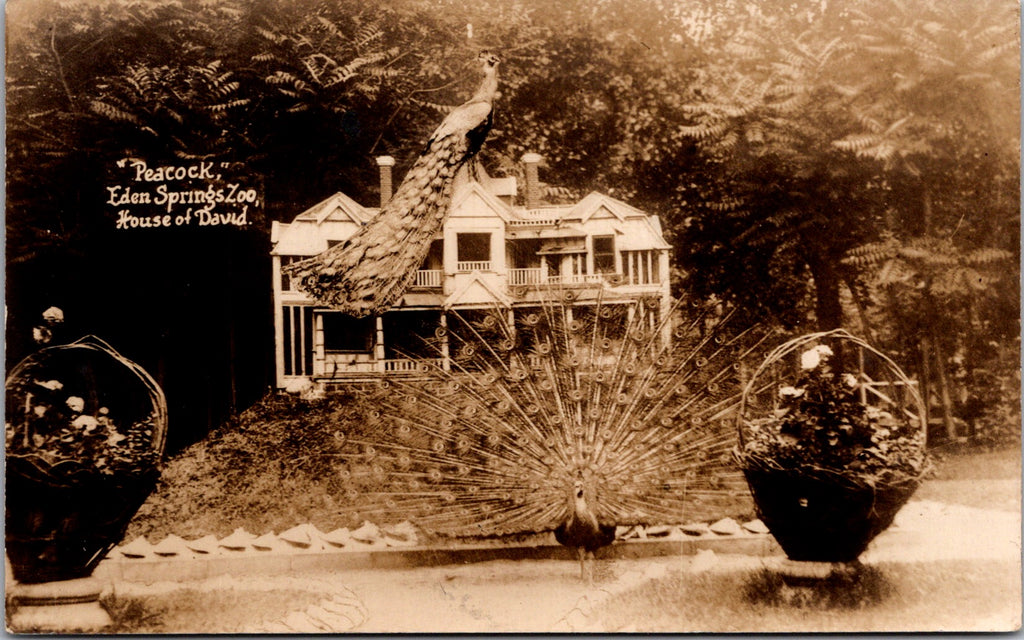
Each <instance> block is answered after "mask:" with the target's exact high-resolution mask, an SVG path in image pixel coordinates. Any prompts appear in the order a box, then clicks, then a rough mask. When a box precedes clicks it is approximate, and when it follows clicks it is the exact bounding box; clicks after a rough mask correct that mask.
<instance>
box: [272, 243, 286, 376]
mask: <svg viewBox="0 0 1024 640" xmlns="http://www.w3.org/2000/svg"><path fill="white" fill-rule="evenodd" d="M275 224H276V223H275ZM271 261H272V265H273V266H272V269H273V271H272V273H273V275H274V278H273V298H274V382H275V386H277V387H283V386H284V307H283V306H282V304H281V256H279V255H274V256H273V257H272V258H271Z"/></svg>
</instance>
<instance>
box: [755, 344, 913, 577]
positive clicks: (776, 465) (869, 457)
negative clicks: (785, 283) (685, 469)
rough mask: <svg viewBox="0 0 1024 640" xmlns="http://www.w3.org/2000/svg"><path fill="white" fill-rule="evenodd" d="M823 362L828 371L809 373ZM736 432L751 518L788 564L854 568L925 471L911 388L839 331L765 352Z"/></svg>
mask: <svg viewBox="0 0 1024 640" xmlns="http://www.w3.org/2000/svg"><path fill="white" fill-rule="evenodd" d="M829 353H831V355H826V356H824V357H825V360H823V362H827V363H828V364H827V365H820V364H817V363H816V359H818V358H819V355H820V354H829ZM808 365H813V366H810V367H808ZM819 366H820V367H822V368H821V369H816V368H817V367H819ZM796 381H803V384H804V386H800V384H799V383H798V382H796ZM844 385H845V386H844ZM821 389H824V390H825V391H828V392H829V393H832V392H833V391H834V392H835V394H837V395H829V393H825V392H821V393H819V390H821ZM836 390H838V391H836ZM805 393H806V394H807V395H806V396H805V395H804V394H805ZM820 398H826V399H828V402H825V401H824V400H820V401H819V399H820ZM836 398H841V399H843V401H842V402H839V401H837V400H836ZM867 416H871V418H870V419H869V418H868V417H867ZM878 416H882V418H878ZM737 428H738V431H739V441H740V446H739V447H738V448H737V451H736V454H737V459H738V461H739V463H740V466H741V467H742V469H743V473H744V475H745V476H746V479H747V483H748V485H749V487H750V491H751V494H752V495H753V498H754V502H755V504H756V506H757V509H758V513H759V515H760V517H761V519H762V521H764V523H765V525H766V526H767V527H768V528H769V530H771V532H772V535H773V536H774V537H775V539H776V540H777V541H778V543H779V545H780V546H781V547H782V549H783V550H784V551H785V552H786V555H787V556H788V557H789V558H790V559H791V560H799V561H817V562H851V561H853V560H856V559H857V557H858V556H859V555H860V554H861V553H862V552H863V551H864V550H865V549H866V548H867V546H868V544H869V543H870V542H871V540H873V539H874V538H875V536H877V535H878V534H879V533H881V532H882V531H884V530H885V529H886V528H887V527H888V526H889V525H890V524H892V521H893V518H894V517H895V516H896V513H897V512H898V511H899V510H900V508H901V507H902V506H903V505H904V504H905V503H906V502H907V500H909V499H910V497H911V495H912V494H913V493H914V491H915V490H916V488H917V486H918V484H919V482H920V479H921V476H922V474H923V473H924V471H925V467H926V465H927V460H926V457H925V453H924V447H925V441H924V437H925V433H926V431H925V424H924V411H923V403H922V401H921V399H920V396H919V395H918V393H917V391H916V388H915V386H914V384H913V382H912V381H911V380H910V379H909V378H908V377H907V376H906V374H904V373H903V371H902V370H900V368H899V367H898V366H897V365H896V364H895V363H894V362H893V361H892V360H891V359H889V358H888V357H887V356H885V355H884V354H882V353H880V352H879V351H877V350H876V349H874V348H873V347H871V345H869V344H868V343H866V342H865V341H863V340H861V339H859V338H856V337H854V336H852V335H851V334H849V333H848V332H846V331H844V330H841V329H840V330H835V331H829V332H823V333H815V334H809V335H805V336H801V337H799V338H796V339H794V340H791V341H789V342H787V343H785V344H783V345H781V346H780V347H778V348H776V349H775V350H774V351H772V352H771V353H770V354H769V355H768V356H767V357H766V359H765V361H764V362H763V363H762V364H761V366H760V367H759V368H758V369H757V370H756V371H755V373H754V375H753V377H752V378H751V379H750V381H749V382H748V384H747V385H746V387H745V388H744V391H743V395H742V398H741V401H740V407H739V411H738V412H737Z"/></svg>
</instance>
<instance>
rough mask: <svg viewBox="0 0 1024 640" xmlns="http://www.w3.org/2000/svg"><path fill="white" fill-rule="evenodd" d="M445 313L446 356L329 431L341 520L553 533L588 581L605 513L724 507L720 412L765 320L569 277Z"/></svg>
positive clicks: (441, 343) (653, 517)
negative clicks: (521, 301) (747, 320)
mask: <svg viewBox="0 0 1024 640" xmlns="http://www.w3.org/2000/svg"><path fill="white" fill-rule="evenodd" d="M684 312H685V313H684ZM684 316H685V317H684ZM448 317H449V321H448V325H447V327H441V328H438V329H437V331H436V332H435V336H434V337H433V338H431V339H430V341H429V342H431V344H432V346H433V347H435V348H436V349H437V350H438V354H439V355H442V354H450V358H449V360H448V362H450V366H448V367H445V366H443V365H442V364H438V363H436V362H434V361H428V362H425V363H424V364H422V365H421V371H420V372H419V373H420V374H421V375H420V379H419V380H411V379H385V380H382V381H379V382H376V383H373V384H371V385H370V386H369V387H368V388H366V389H364V392H363V393H362V394H360V395H358V396H357V397H358V398H359V400H358V401H359V402H360V403H362V404H363V408H364V412H365V414H366V415H368V416H369V418H368V421H367V424H365V425H362V426H361V427H359V428H358V429H352V430H350V431H349V432H347V433H339V434H337V437H339V438H342V439H343V440H344V445H343V448H342V451H343V454H342V458H343V461H342V464H341V465H340V467H339V473H340V474H341V477H342V479H343V483H344V486H345V487H346V489H345V493H346V499H345V501H344V502H345V503H346V505H347V506H346V507H344V508H345V509H346V510H347V511H349V512H350V514H351V515H352V516H353V521H358V520H360V519H363V518H365V519H368V520H371V521H374V522H384V521H388V520H396V519H410V520H412V521H413V522H414V523H416V524H417V525H418V526H420V527H421V528H423V529H425V530H427V531H431V532H435V533H440V534H444V535H450V536H469V537H476V536H496V535H505V534H513V533H522V532H540V531H552V530H553V531H554V532H555V536H556V539H557V540H558V541H559V542H560V543H562V544H564V545H566V546H569V547H575V548H576V549H577V551H578V554H579V559H580V572H581V578H587V577H588V571H587V562H586V560H587V559H588V558H592V557H593V555H594V551H596V550H597V549H599V548H601V547H603V546H605V545H608V544H611V542H612V541H613V540H614V539H615V528H616V526H617V525H630V524H651V523H661V524H668V523H675V522H683V521H686V520H689V519H708V518H717V517H721V516H722V515H723V510H724V509H726V508H728V507H727V506H726V505H732V504H734V500H735V496H736V495H737V494H744V493H745V492H746V485H745V482H744V480H743V477H742V475H741V474H740V472H739V470H738V469H737V468H736V467H735V466H734V463H733V460H732V457H731V449H732V447H733V446H734V444H735V439H736V435H735V431H734V428H733V427H732V426H731V422H730V421H729V420H727V419H726V416H727V414H728V413H729V410H730V408H731V407H734V405H735V403H736V401H737V400H738V395H739V389H740V383H741V378H742V377H743V371H744V366H743V363H744V362H745V361H747V359H748V358H749V357H750V356H752V354H754V353H755V352H756V351H759V349H760V347H761V345H762V344H763V342H764V341H765V339H766V337H767V333H766V331H764V330H762V329H761V328H760V327H757V326H754V327H749V328H746V329H743V330H733V329H731V328H730V327H731V324H732V322H731V321H732V320H733V314H732V313H722V312H721V310H720V309H719V310H718V311H717V312H716V310H715V308H714V307H707V308H705V307H703V306H698V307H690V306H689V305H682V304H678V303H677V304H676V305H675V306H674V308H672V309H664V308H662V307H661V301H660V299H659V298H647V299H644V300H640V301H637V300H635V299H629V298H611V297H609V296H608V295H599V296H598V297H596V298H594V299H590V300H587V301H586V302H583V301H582V300H579V299H577V292H575V291H571V290H565V291H561V292H557V294H555V295H552V297H551V299H548V300H546V301H544V302H542V303H539V304H538V305H537V306H535V307H531V308H528V309H516V311H515V314H514V316H513V315H510V313H509V310H508V309H499V308H495V309H491V310H476V311H462V312H453V311H450V312H449V313H448ZM725 515H727V514H725ZM589 577H590V579H592V563H591V567H590V572H589Z"/></svg>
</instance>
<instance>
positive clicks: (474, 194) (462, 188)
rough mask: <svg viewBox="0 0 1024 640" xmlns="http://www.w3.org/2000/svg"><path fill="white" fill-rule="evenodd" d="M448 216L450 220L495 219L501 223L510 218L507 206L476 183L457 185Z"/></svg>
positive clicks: (509, 210)
mask: <svg viewBox="0 0 1024 640" xmlns="http://www.w3.org/2000/svg"><path fill="white" fill-rule="evenodd" d="M448 215H449V217H451V218H481V217H496V218H500V219H501V220H502V221H503V222H508V221H509V220H510V219H511V217H512V216H511V209H510V208H509V206H508V205H507V204H505V203H504V202H502V201H501V200H500V199H498V198H497V197H495V196H494V195H492V194H491V193H489V192H488V191H487V190H486V189H484V187H483V185H481V184H480V183H479V182H476V181H469V182H466V183H463V184H461V185H459V188H458V189H456V192H455V196H454V197H453V198H452V202H451V208H450V209H449V213H448Z"/></svg>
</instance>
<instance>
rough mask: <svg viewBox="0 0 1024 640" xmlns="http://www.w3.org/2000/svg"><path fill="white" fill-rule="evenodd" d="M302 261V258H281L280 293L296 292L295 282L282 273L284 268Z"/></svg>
mask: <svg viewBox="0 0 1024 640" xmlns="http://www.w3.org/2000/svg"><path fill="white" fill-rule="evenodd" d="M302 259H303V256H281V291H298V288H296V287H295V282H294V281H293V280H292V279H291V276H289V275H288V274H287V273H285V272H284V268H285V267H287V266H288V265H290V264H293V263H296V262H298V261H299V260H302Z"/></svg>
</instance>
